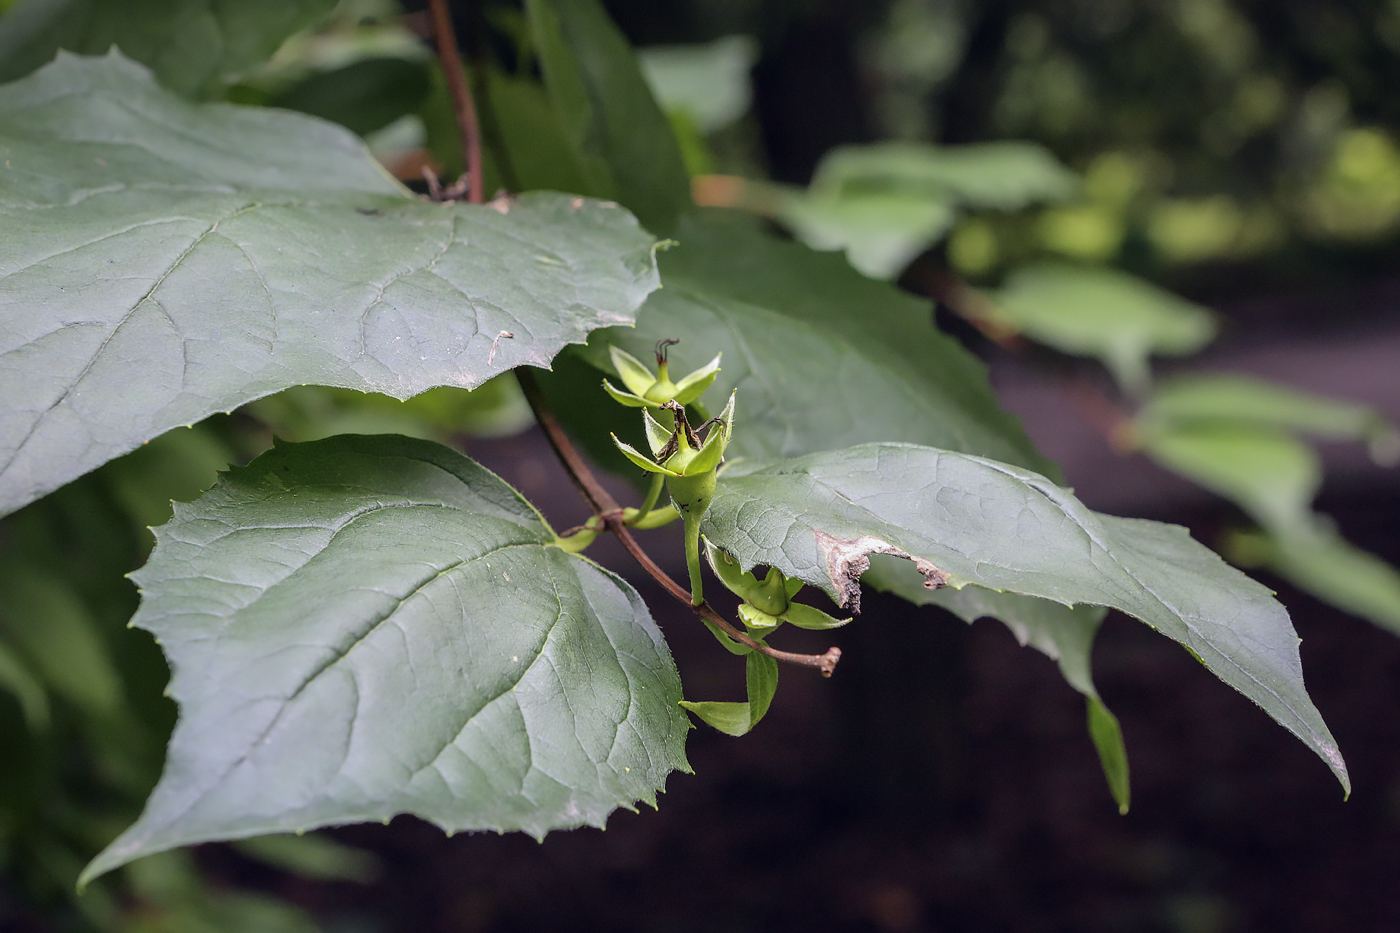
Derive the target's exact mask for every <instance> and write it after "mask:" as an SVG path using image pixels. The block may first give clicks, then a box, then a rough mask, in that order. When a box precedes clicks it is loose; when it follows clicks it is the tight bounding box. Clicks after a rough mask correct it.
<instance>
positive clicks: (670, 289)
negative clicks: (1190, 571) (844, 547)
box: [583, 212, 1054, 472]
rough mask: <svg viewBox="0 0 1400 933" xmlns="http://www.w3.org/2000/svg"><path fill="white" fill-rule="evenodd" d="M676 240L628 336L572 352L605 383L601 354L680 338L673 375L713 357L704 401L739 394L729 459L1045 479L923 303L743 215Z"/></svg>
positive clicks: (1046, 467) (613, 334)
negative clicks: (937, 452) (843, 452)
mask: <svg viewBox="0 0 1400 933" xmlns="http://www.w3.org/2000/svg"><path fill="white" fill-rule="evenodd" d="M677 237H678V238H679V240H680V245H679V246H677V247H675V248H673V249H670V250H667V251H666V252H664V253H662V254H661V257H660V262H661V274H662V281H663V283H664V285H665V287H664V288H662V289H661V290H660V291H658V292H657V293H656V294H655V295H653V296H652V297H651V298H650V299H648V300H647V303H646V304H645V305H643V307H642V310H641V311H640V312H639V313H638V316H637V326H636V328H635V329H632V330H622V329H614V330H609V331H606V332H604V333H600V334H598V335H596V337H595V338H594V339H592V340H590V342H589V344H588V348H587V350H585V351H583V352H585V353H586V354H587V357H588V359H589V361H590V362H591V363H593V365H595V366H597V367H598V368H599V369H602V370H604V371H605V372H608V373H611V371H612V369H611V363H610V362H609V360H608V351H607V345H608V344H609V343H615V344H617V345H619V346H621V347H623V348H624V349H626V350H628V351H629V352H630V353H632V355H634V356H636V357H638V358H640V359H649V358H650V356H651V351H652V347H653V346H654V345H655V344H656V342H657V341H658V340H661V339H663V338H680V340H681V343H680V345H679V346H676V347H673V348H672V349H671V351H670V352H671V358H672V359H673V360H675V363H674V364H673V365H674V368H675V371H676V372H680V373H683V372H687V371H688V370H690V369H692V368H694V367H696V366H699V365H701V364H703V363H705V362H706V361H708V360H709V359H710V358H711V357H713V356H714V355H715V353H716V352H723V354H724V359H723V366H722V369H721V370H720V373H719V378H718V379H717V380H716V382H715V384H714V386H713V387H712V388H711V389H710V391H709V392H708V393H707V397H709V398H716V399H723V398H726V397H728V395H729V393H730V392H732V391H733V390H734V389H736V388H738V389H740V390H741V391H740V400H741V404H742V405H743V406H744V417H743V419H741V420H740V421H738V422H736V423H735V430H734V440H733V443H732V444H731V446H730V448H729V452H728V454H727V456H729V457H730V458H734V457H737V456H742V457H792V456H797V455H800V454H806V453H811V452H814V451H818V450H832V449H835V448H839V447H847V446H850V445H853V444H859V443H862V442H865V441H884V440H897V441H908V442H910V443H917V444H927V445H929V446H936V447H942V448H947V449H952V450H961V451H965V452H968V453H975V454H980V455H984V456H988V457H996V458H997V459H1000V460H1005V461H1009V462H1012V463H1019V464H1023V465H1025V466H1029V467H1032V468H1034V469H1038V470H1041V471H1042V472H1048V471H1053V470H1054V467H1053V466H1052V465H1050V464H1049V463H1048V461H1046V460H1045V459H1044V458H1043V457H1042V456H1041V455H1040V454H1039V453H1037V452H1036V450H1035V448H1034V447H1033V446H1032V445H1031V442H1030V440H1029V439H1027V437H1026V435H1025V433H1024V432H1023V431H1022V429H1021V426H1020V424H1019V422H1017V420H1016V419H1015V418H1014V417H1013V416H1011V415H1009V414H1007V413H1006V412H1005V411H1004V410H1003V409H1002V408H1001V407H1000V406H999V405H998V404H997V401H996V398H995V397H994V396H993V395H992V391H991V387H990V386H989V385H988V383H987V376H986V369H985V367H984V366H983V365H982V364H981V363H980V362H979V361H978V360H977V359H976V358H974V357H973V356H972V355H971V354H970V353H968V352H967V351H966V350H964V349H963V348H962V347H961V346H960V345H959V344H958V343H957V342H956V341H955V340H953V339H952V338H950V337H948V336H946V335H944V334H942V333H941V332H939V331H938V329H937V328H935V327H934V325H933V319H932V309H931V308H930V306H929V304H928V303H927V302H925V301H921V300H919V299H917V298H914V297H912V296H910V295H908V294H906V293H904V292H900V291H899V290H898V289H895V288H893V287H892V286H890V285H886V284H884V283H882V282H875V281H871V280H870V279H867V278H865V277H864V276H861V275H859V274H858V273H856V272H855V271H853V270H852V269H851V268H850V267H849V266H848V265H847V264H846V263H845V261H843V260H842V259H841V258H840V257H838V256H833V255H830V254H823V253H818V252H814V251H812V250H810V249H808V248H806V247H804V246H802V245H801V244H798V243H792V242H785V241H782V240H779V239H778V238H776V237H774V236H771V235H768V234H766V233H763V232H762V231H760V230H758V229H756V228H755V227H754V226H753V225H752V224H751V223H749V222H747V221H746V220H745V219H744V218H742V216H732V215H731V216H726V215H725V214H723V213H721V212H707V213H706V214H703V215H701V216H699V217H696V216H693V215H692V216H690V217H687V218H686V219H685V220H684V221H683V223H682V225H681V227H680V230H679V232H678V234H677Z"/></svg>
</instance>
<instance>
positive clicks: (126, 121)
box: [0, 54, 657, 514]
mask: <svg viewBox="0 0 1400 933" xmlns="http://www.w3.org/2000/svg"><path fill="white" fill-rule="evenodd" d="M0 156H3V164H4V168H3V169H0V257H3V258H0V317H3V320H4V322H5V325H4V330H3V331H0V397H3V398H4V399H5V401H6V403H7V404H6V410H5V412H4V413H3V416H0V514H3V513H5V512H9V511H12V510H13V509H15V508H16V507H18V506H20V505H23V504H24V503H25V502H28V501H30V500H32V499H34V498H37V497H38V496H40V495H43V494H44V493H46V492H48V491H50V490H52V489H54V488H56V487H57V486H59V485H61V484H62V483H65V482H67V481H68V480H71V479H73V478H74V477H76V476H79V475H81V474H82V473H84V472H86V471H87V470H90V469H92V468H93V467H95V466H97V465H99V464H101V463H102V462H104V461H106V460H109V459H111V458H113V457H115V456H117V455H119V454H121V453H124V452H126V451H128V450H131V449H133V448H135V447H137V446H139V445H140V444H141V443H142V442H143V441H146V440H148V439H150V438H152V437H155V436H156V435H159V434H161V433H163V432H165V431H167V430H169V429H170V428H173V427H177V426H181V425H187V424H190V423H192V422H195V421H198V420H200V419H202V418H204V417H206V416H207V415H209V414H212V413H214V412H217V411H227V410H229V409H232V408H235V407H237V406H238V405H241V404H243V403H244V402H248V401H251V400H253V399H256V398H259V397H261V396H264V395H269V394H271V393H273V392H277V391H279V390H281V389H285V388H288V387H290V386H293V385H298V384H302V383H317V384H322V385H331V386H339V387H342V388H348V389H356V390H359V391H373V392H382V393H384V394H387V395H392V396H394V397H395V398H400V399H403V398H409V397H411V396H414V395H417V394H419V393H421V392H424V391H426V390H428V389H431V388H434V387H436V386H441V385H454V386H459V387H462V388H472V387H475V386H478V385H480V384H482V383H483V382H485V381H486V380H487V379H489V378H490V377H491V376H494V375H496V374H498V373H502V372H504V371H506V370H508V369H511V368H513V367H515V366H519V365H522V364H523V365H533V366H547V365H548V364H549V361H550V360H551V359H552V358H553V357H554V356H555V355H556V354H557V353H558V352H559V350H560V349H561V348H562V347H563V346H565V345H566V344H569V343H576V342H579V341H581V340H583V339H584V336H585V335H586V334H587V333H588V331H590V330H591V329H593V328H596V327H599V326H602V325H611V324H620V323H626V322H628V321H630V320H631V318H632V315H633V312H634V310H635V309H636V307H637V306H638V305H639V304H640V303H641V300H642V298H643V297H644V296H645V295H646V294H647V293H648V292H649V291H651V290H652V289H653V288H655V287H656V283H657V278H656V271H655V265H654V261H653V259H652V256H651V247H652V244H651V238H650V237H649V236H648V235H647V234H646V233H645V232H643V231H642V230H640V229H639V228H638V227H637V224H636V221H635V220H634V219H633V218H632V217H631V216H630V215H628V214H627V213H626V212H625V211H622V210H619V209H617V208H615V207H609V206H607V205H602V204H597V203H592V202H585V201H583V200H582V199H570V198H567V197H564V196H561V195H545V194H541V195H532V196H527V197H524V198H521V199H520V200H519V201H512V202H502V203H498V204H496V205H494V208H495V209H493V207H492V206H471V205H439V204H429V203H426V202H423V201H420V200H418V199H416V198H413V197H410V196H409V195H408V192H407V191H406V190H404V189H403V188H402V187H401V186H399V185H398V184H397V183H396V182H394V181H393V180H392V179H390V178H388V177H387V176H386V175H385V174H384V172H383V171H382V169H380V168H379V167H378V165H377V164H376V163H374V162H373V160H372V159H371V158H370V157H369V156H368V154H367V153H366V151H365V149H364V147H363V145H362V144H361V143H360V142H359V141H358V140H356V139H355V138H354V137H353V136H351V135H350V134H349V133H347V132H345V131H344V130H343V129H340V128H338V127H334V126H331V125H329V124H326V123H322V122H320V121H317V120H313V119H311V118H308V117H303V116H299V115H295V114H289V113H283V112H279V111H272V110H265V109H256V108H242V107H234V106H230V105H204V106H195V105H191V104H188V103H186V102H184V101H181V100H180V99H178V98H176V97H173V96H172V95H170V94H168V93H166V92H163V91H161V90H160V89H159V88H158V87H157V86H156V85H155V84H154V82H153V81H152V80H151V78H150V75H149V74H148V73H147V72H146V71H145V70H144V69H143V68H141V67H140V66H138V65H135V64H133V63H131V62H129V61H127V60H125V59H123V58H121V57H120V56H119V55H116V54H113V55H110V56H108V57H106V58H101V59H81V58H76V57H72V56H67V55H65V56H63V57H61V58H60V59H59V60H58V61H57V62H55V63H54V64H52V65H50V66H48V67H47V68H45V69H43V70H42V71H40V72H39V73H37V74H35V75H33V76H31V77H29V78H26V79H25V80H23V81H21V82H18V83H16V84H12V85H9V86H7V87H5V88H0Z"/></svg>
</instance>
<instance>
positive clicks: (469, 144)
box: [428, 0, 484, 204]
mask: <svg viewBox="0 0 1400 933" xmlns="http://www.w3.org/2000/svg"><path fill="white" fill-rule="evenodd" d="M428 9H429V10H430V12H431V13H432V17H433V37H434V38H435V39H437V48H438V60H439V61H440V62H442V72H443V74H444V75H445V76H446V78H447V89H448V91H449V92H451V94H452V109H453V112H454V113H455V115H456V117H457V129H458V131H459V132H460V133H461V134H462V158H463V159H464V160H465V162H466V166H465V168H466V171H464V172H463V173H462V177H463V178H464V179H466V182H467V185H466V194H467V200H468V201H470V202H471V203H472V204H480V203H481V202H482V201H483V200H484V198H483V196H482V180H481V127H480V125H479V124H478V123H477V119H476V104H475V102H473V100H472V91H471V88H470V87H468V86H467V73H466V70H465V69H464V68H463V67H462V56H461V54H460V53H459V52H458V51H457V34H456V32H454V31H453V29H452V14H451V13H449V12H448V11H447V0H428ZM447 191H448V192H449V193H451V194H452V195H454V197H458V198H460V197H461V195H462V182H461V180H460V179H459V180H458V181H457V183H456V184H454V185H453V186H452V187H451V188H449V189H447Z"/></svg>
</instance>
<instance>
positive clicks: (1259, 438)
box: [1142, 422, 1322, 533]
mask: <svg viewBox="0 0 1400 933" xmlns="http://www.w3.org/2000/svg"><path fill="white" fill-rule="evenodd" d="M1142 445H1143V449H1144V450H1145V451H1146V452H1147V454H1148V455H1149V456H1151V457H1152V459H1154V460H1156V461H1157V462H1158V463H1160V464H1162V465H1163V466H1165V467H1166V468H1168V469H1169V470H1172V471H1173V472H1176V473H1180V474H1181V475H1182V476H1185V477H1186V478H1187V479H1189V480H1191V481H1192V482H1195V483H1199V484H1200V485H1202V486H1204V487H1205V488H1207V489H1209V490H1210V491H1212V492H1215V493H1219V494H1220V495H1222V496H1224V497H1225V498H1227V499H1229V500H1231V501H1232V502H1235V503H1237V504H1238V505H1239V506H1240V507H1241V508H1243V509H1244V510H1245V511H1246V512H1248V513H1249V514H1250V515H1251V516H1252V517H1253V518H1254V520H1255V521H1257V522H1259V524H1261V525H1263V526H1264V527H1266V528H1272V529H1274V530H1275V531H1277V532H1280V533H1287V532H1288V531H1289V530H1290V529H1303V528H1306V527H1307V526H1308V525H1309V523H1310V521H1311V518H1310V516H1311V505H1312V500H1313V497H1314V496H1315V495H1317V488H1318V485H1319V484H1320V483H1321V482H1322V466H1321V464H1320V463H1319V462H1318V459H1317V454H1315V453H1314V452H1313V451H1312V448H1310V447H1308V446H1307V445H1306V444H1304V443H1302V442H1301V441H1299V440H1297V439H1296V438H1294V437H1293V436H1292V435H1291V434H1288V433H1287V432H1285V431H1280V430H1277V429H1275V428H1269V427H1251V426H1246V425H1231V424H1220V423H1218V422H1217V423H1204V424H1195V425H1182V426H1179V427H1168V428H1161V429H1157V430H1152V431H1149V432H1146V433H1144V434H1143V435H1142Z"/></svg>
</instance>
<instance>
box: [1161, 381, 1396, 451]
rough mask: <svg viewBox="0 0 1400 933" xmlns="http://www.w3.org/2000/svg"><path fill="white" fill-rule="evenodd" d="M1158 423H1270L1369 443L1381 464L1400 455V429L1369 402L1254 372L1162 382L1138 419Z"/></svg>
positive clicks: (1315, 433)
mask: <svg viewBox="0 0 1400 933" xmlns="http://www.w3.org/2000/svg"><path fill="white" fill-rule="evenodd" d="M1135 420H1136V421H1137V422H1138V423H1139V425H1140V426H1142V428H1143V430H1145V431H1149V432H1150V431H1151V430H1152V428H1153V426H1154V425H1158V424H1168V425H1175V424H1193V423H1197V422H1227V423H1231V424H1250V425H1269V426H1272V427H1275V428H1282V429H1286V430H1290V431H1302V432H1305V433H1307V434H1312V435H1315V436H1317V437H1324V438H1330V439H1337V440H1359V441H1365V442H1366V443H1367V444H1368V446H1369V447H1370V450H1371V456H1372V457H1373V458H1374V459H1375V460H1376V461H1377V462H1379V463H1383V464H1386V465H1393V464H1394V463H1395V462H1396V460H1397V459H1400V433H1397V432H1396V430H1395V426H1394V425H1392V424H1390V423H1389V422H1387V421H1386V420H1385V417H1384V416H1383V415H1381V413H1380V412H1378V411H1376V410H1375V409H1374V408H1372V407H1371V406H1369V405H1361V404H1357V403H1355V402H1348V401H1345V400H1342V399H1335V398H1328V397H1327V396H1324V395H1314V394H1313V393H1311V392H1300V391H1299V390H1297V389H1294V388H1292V387H1290V386H1286V385H1280V384H1279V383H1276V382H1268V381H1266V380H1264V379H1256V378H1254V377H1253V376H1237V375H1206V374H1192V375H1185V376H1177V377H1175V378H1173V379H1167V380H1163V381H1162V382H1161V383H1160V384H1159V385H1157V387H1156V388H1155V389H1154V390H1153V392H1152V397H1151V398H1150V399H1149V400H1148V402H1147V404H1146V405H1145V406H1144V408H1143V410H1142V412H1141V413H1139V415H1138V416H1137V418H1136V419H1135Z"/></svg>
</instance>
